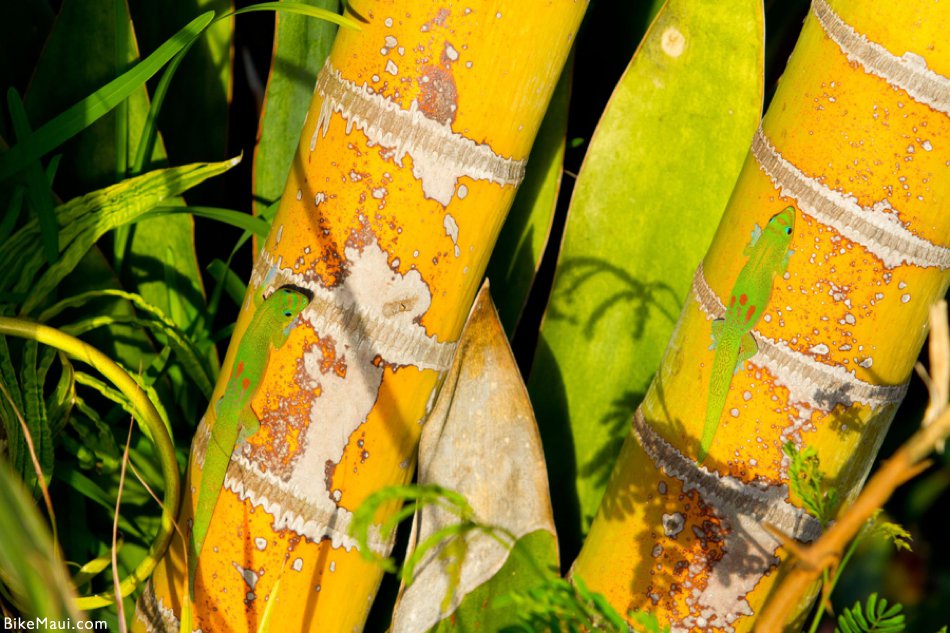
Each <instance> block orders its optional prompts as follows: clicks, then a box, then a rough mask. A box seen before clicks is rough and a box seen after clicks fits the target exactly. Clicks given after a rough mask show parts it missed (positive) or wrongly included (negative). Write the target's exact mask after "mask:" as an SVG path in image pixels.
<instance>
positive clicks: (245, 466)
mask: <svg viewBox="0 0 950 633" xmlns="http://www.w3.org/2000/svg"><path fill="white" fill-rule="evenodd" d="M321 481H322V480H321ZM224 487H225V488H226V489H228V490H230V491H231V492H233V493H235V494H236V495H238V497H240V499H241V501H245V502H250V504H251V505H252V506H254V507H260V508H262V509H263V510H264V511H265V512H267V513H268V514H270V515H272V516H273V517H274V524H273V529H274V531H275V532H278V531H280V530H291V531H293V532H294V533H295V534H298V535H300V536H305V537H307V538H309V539H312V540H314V541H317V542H319V541H321V540H323V539H330V545H331V546H332V547H333V548H334V549H339V548H341V547H342V548H344V549H345V550H346V551H351V550H352V549H354V548H356V549H359V544H358V541H357V539H356V538H354V537H353V536H351V535H350V525H351V524H352V522H353V513H352V512H350V511H349V510H347V509H346V508H342V507H339V506H337V505H336V504H335V503H333V502H332V501H329V502H322V503H320V502H319V501H317V499H319V497H317V498H315V497H314V495H313V494H312V492H311V490H316V491H321V490H322V491H324V492H325V488H324V487H323V486H322V485H320V483H319V482H318V483H315V484H314V485H313V486H311V490H305V489H303V490H302V489H301V488H300V487H299V486H298V485H295V484H293V483H291V482H286V481H283V480H281V479H280V478H279V477H277V476H275V475H274V474H273V473H271V472H263V471H261V470H260V469H259V468H258V467H257V466H256V465H255V464H254V463H252V462H251V461H250V460H249V459H247V458H246V457H244V456H243V455H234V456H233V457H232V458H231V463H230V465H229V466H228V474H227V477H226V478H225V480H224ZM317 494H319V492H318V493H317ZM315 501H316V502H315ZM367 542H368V544H369V546H370V549H371V550H372V551H374V552H375V553H377V554H379V555H380V556H388V555H389V552H390V550H391V549H392V539H383V538H382V537H381V536H380V533H379V528H378V527H377V526H376V525H371V526H370V530H369V538H368V539H367Z"/></svg>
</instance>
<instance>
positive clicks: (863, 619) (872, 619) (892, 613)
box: [835, 593, 904, 633]
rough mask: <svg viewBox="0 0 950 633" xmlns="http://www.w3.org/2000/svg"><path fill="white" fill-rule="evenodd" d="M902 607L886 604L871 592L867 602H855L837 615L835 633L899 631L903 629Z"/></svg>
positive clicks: (890, 632) (896, 632) (884, 632)
mask: <svg viewBox="0 0 950 633" xmlns="http://www.w3.org/2000/svg"><path fill="white" fill-rule="evenodd" d="M903 609H904V607H903V606H902V605H901V604H894V605H891V606H890V608H888V606H887V600H885V599H884V598H881V599H880V600H879V599H878V597H877V594H876V593H872V594H871V595H870V596H869V597H868V599H867V602H865V603H864V604H861V603H860V602H855V603H854V606H853V607H851V608H846V609H845V610H844V612H843V613H842V614H841V615H839V616H838V626H837V627H836V628H835V633H899V632H900V631H903V630H904V614H903V613H901V611H903Z"/></svg>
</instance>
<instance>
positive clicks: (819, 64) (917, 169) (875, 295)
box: [573, 0, 950, 631]
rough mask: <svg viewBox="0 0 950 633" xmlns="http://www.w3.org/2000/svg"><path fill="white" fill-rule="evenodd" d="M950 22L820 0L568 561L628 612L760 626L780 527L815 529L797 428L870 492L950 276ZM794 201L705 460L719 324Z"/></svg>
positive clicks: (844, 475) (914, 11)
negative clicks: (806, 502)
mask: <svg viewBox="0 0 950 633" xmlns="http://www.w3.org/2000/svg"><path fill="white" fill-rule="evenodd" d="M948 20H950V5H947V4H946V3H933V2H929V1H928V2H925V1H919V2H907V3H902V4H901V5H900V6H899V7H897V6H890V5H887V6H885V4H883V3H875V2H872V1H871V0H835V1H834V2H830V3H829V2H827V0H815V1H814V3H813V5H812V10H811V12H810V14H809V16H808V18H807V20H806V22H805V25H804V29H803V31H802V34H801V37H800V39H799V42H798V45H797V47H796V49H795V52H794V54H793V55H792V58H791V60H790V61H789V64H788V67H787V70H786V73H785V75H784V76H783V77H782V80H781V82H780V84H779V87H778V90H777V92H776V94H775V97H774V99H773V101H772V103H771V106H770V108H769V112H768V114H767V115H766V117H765V120H764V121H763V123H762V126H761V128H760V130H759V132H758V133H757V134H756V135H755V138H754V140H753V145H752V149H751V152H750V154H749V157H748V159H747V161H746V164H745V166H744V169H743V171H742V174H741V176H740V179H739V182H738V184H737V186H736V189H735V191H734V193H733V197H732V200H731V201H730V204H729V207H728V209H727V210H726V213H725V217H724V219H723V221H722V223H721V224H720V226H719V229H718V232H717V234H716V237H715V240H714V243H713V245H712V246H711V247H710V250H709V252H708V253H707V256H706V258H705V261H704V263H703V265H702V266H701V267H700V268H699V270H697V272H696V275H695V279H694V284H693V287H692V291H691V292H690V294H689V296H688V297H687V300H686V304H685V306H684V309H683V312H682V314H681V316H680V322H679V325H678V327H677V329H676V331H675V333H674V336H673V339H672V341H671V342H670V345H669V348H668V350H667V353H666V357H665V358H664V361H663V364H662V366H661V368H660V370H659V372H658V373H657V375H656V377H655V378H654V381H653V384H652V385H651V387H650V390H649V392H648V394H647V395H646V398H645V400H644V402H643V404H642V405H641V407H640V409H639V410H638V411H637V413H636V415H635V418H634V421H633V425H632V432H631V434H630V437H628V439H627V441H626V444H625V446H624V448H623V451H622V453H621V455H620V457H619V461H618V465H617V467H616V468H615V470H614V473H613V477H612V480H611V483H610V486H609V488H608V491H607V493H606V496H605V499H604V501H603V503H602V505H601V508H600V510H599V513H598V516H597V518H596V520H595V522H594V524H593V526H592V528H591V532H590V534H589V536H588V538H587V541H586V543H585V545H584V548H583V550H582V551H581V554H580V556H579V557H578V559H577V561H576V562H575V564H574V567H573V573H574V575H576V576H579V577H581V578H583V579H584V580H585V581H586V582H587V584H588V585H589V586H590V588H591V589H593V590H596V591H600V592H603V593H604V594H605V595H606V596H607V598H608V599H609V601H610V602H611V603H612V604H613V605H614V606H615V607H617V608H618V609H619V610H621V611H627V610H628V609H639V610H646V611H651V612H654V613H656V614H657V615H659V616H660V618H661V620H665V621H667V622H669V623H670V624H672V625H674V626H675V627H677V628H678V629H680V630H703V631H746V630H749V629H750V627H751V626H752V625H753V623H754V622H755V616H756V614H757V613H758V612H759V611H760V609H761V607H762V604H763V602H764V600H765V597H766V596H767V595H768V593H769V591H770V589H771V588H772V586H773V584H774V583H775V582H776V579H777V578H779V577H781V575H782V574H783V573H784V572H783V571H782V570H781V569H780V568H779V561H780V559H783V558H785V556H786V553H785V552H784V550H783V549H781V548H780V547H779V542H778V540H777V539H776V538H775V536H774V535H772V534H771V533H769V531H768V530H767V529H766V528H765V524H766V523H769V524H772V525H774V526H776V527H777V528H779V529H780V530H781V531H782V532H784V533H785V534H788V535H790V536H792V537H794V538H796V539H799V540H803V541H810V540H813V539H814V538H816V537H817V536H818V534H819V533H820V526H819V525H818V523H817V521H816V520H815V519H814V518H813V517H811V516H809V515H807V514H806V513H805V512H804V511H803V510H801V509H800V507H799V506H800V502H799V500H798V499H796V498H794V495H792V494H791V493H790V492H789V489H788V485H787V484H788V481H787V477H788V471H787V466H788V464H787V460H786V459H784V457H783V453H782V445H783V444H784V443H785V442H786V441H789V440H790V441H793V442H795V443H796V444H798V445H800V446H801V445H807V446H813V447H815V449H816V450H817V452H818V455H819V458H820V460H821V465H822V468H823V470H824V472H825V473H826V474H827V477H828V480H829V481H830V482H831V483H832V485H833V486H835V487H836V488H837V489H838V490H839V492H840V494H841V498H842V500H843V501H849V500H851V499H853V498H854V496H855V495H856V494H857V493H858V492H859V490H860V489H861V486H862V484H863V482H864V480H865V478H866V476H867V473H868V469H869V468H870V466H871V463H872V461H873V459H874V456H875V454H876V453H877V450H878V448H879V446H880V443H881V440H882V438H883V436H884V433H885V432H886V431H887V428H888V426H889V424H890V422H891V419H892V417H893V414H894V411H895V410H896V407H897V403H898V402H899V401H900V399H901V398H902V397H903V395H904V393H905V390H906V384H907V380H908V379H909V376H910V373H911V368H912V367H913V364H914V361H915V359H916V357H917V352H918V350H919V349H920V347H921V345H922V343H923V340H924V336H925V334H926V323H927V313H928V309H929V307H930V305H931V304H932V303H933V301H934V300H935V299H937V298H939V297H941V296H942V295H943V293H944V291H945V290H946V287H947V282H948V275H947V269H948V266H950V249H948V248H947V244H948V242H950V214H948V213H947V210H948V203H950V178H947V176H948V171H950V170H948V166H950V117H948V113H950V80H948V79H947V77H948V76H950V47H948V41H947V39H946V37H944V34H943V33H942V30H943V29H944V28H945V25H946V24H948V23H950V22H948ZM789 204H791V205H794V206H795V207H796V209H797V221H796V225H795V232H794V236H793V240H792V245H791V247H792V248H793V249H794V250H795V254H794V255H793V256H792V258H791V261H790V265H789V269H788V272H787V274H785V275H784V276H783V277H779V278H777V279H776V280H775V283H774V284H773V294H772V298H771V300H770V302H769V305H768V307H767V309H766V311H765V314H764V316H763V318H762V320H761V321H760V322H759V324H758V326H756V331H755V335H756V338H757V340H758V344H759V352H758V354H757V355H756V356H755V357H753V358H752V359H751V361H750V362H749V363H747V364H746V365H745V367H743V368H742V369H740V370H739V371H738V372H737V373H736V375H735V376H734V377H733V378H732V383H731V387H730V392H729V397H728V401H727V403H726V406H725V411H724V412H723V416H722V420H721V423H720V427H719V431H718V433H717V436H716V441H715V443H714V444H713V447H712V450H711V452H710V455H709V457H708V458H707V459H706V461H705V462H704V464H703V466H704V467H702V468H700V467H698V466H697V465H696V462H695V459H696V456H697V453H698V448H699V442H698V438H699V437H700V435H701V431H702V426H703V423H704V418H705V407H706V400H707V396H706V394H707V392H708V385H709V380H710V368H711V365H712V359H713V354H714V352H712V351H709V350H708V349H707V348H708V346H709V343H710V331H711V324H710V322H711V319H712V318H715V317H721V316H722V315H723V312H724V308H723V305H724V303H725V302H727V301H728V300H729V293H730V291H731V289H732V286H733V284H734V282H735V279H736V276H737V275H738V273H739V270H740V268H741V267H742V266H743V265H744V264H745V261H746V258H745V257H744V256H743V255H742V251H743V247H744V246H745V244H746V243H747V242H748V241H749V232H750V230H751V229H752V227H753V224H754V223H759V224H760V225H762V224H763V223H764V222H765V221H767V220H768V218H769V217H770V216H771V215H773V214H774V213H776V212H778V211H779V210H781V209H782V208H784V207H785V206H787V205H789ZM806 605H807V602H803V603H802V604H801V605H798V608H797V609H794V610H793V612H795V613H800V612H801V609H803V608H804V607H805V606H806Z"/></svg>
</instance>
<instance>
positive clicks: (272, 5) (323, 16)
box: [218, 2, 362, 31]
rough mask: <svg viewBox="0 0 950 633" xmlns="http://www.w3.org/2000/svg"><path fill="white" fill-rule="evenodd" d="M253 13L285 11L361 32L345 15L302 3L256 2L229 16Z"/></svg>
mask: <svg viewBox="0 0 950 633" xmlns="http://www.w3.org/2000/svg"><path fill="white" fill-rule="evenodd" d="M254 11H287V12H289V13H297V14H300V15H306V16H309V17H311V18H318V19H320V20H326V21H327V22H332V23H333V24H338V25H340V26H345V27H346V28H348V29H356V30H357V31H360V30H362V29H361V28H360V25H359V22H357V21H356V20H354V19H352V18H348V17H346V16H345V15H340V14H339V13H334V12H333V11H327V10H326V9H321V8H319V7H312V6H310V5H309V4H304V3H302V2H258V3H257V4H252V5H250V6H248V7H244V8H243V9H238V10H237V11H235V12H234V13H233V14H230V15H242V14H244V13H252V12H254ZM225 17H229V16H227V15H225V16H221V18H218V19H222V18H225Z"/></svg>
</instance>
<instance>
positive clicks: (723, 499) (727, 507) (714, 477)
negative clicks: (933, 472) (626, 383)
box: [633, 409, 821, 631]
mask: <svg viewBox="0 0 950 633" xmlns="http://www.w3.org/2000/svg"><path fill="white" fill-rule="evenodd" d="M633 433H634V435H635V436H636V438H637V441H638V442H639V443H640V446H641V447H643V450H644V452H646V454H647V455H648V456H649V457H650V459H651V461H652V462H653V464H654V465H655V466H656V467H657V468H658V469H662V470H663V471H664V472H665V473H666V474H667V475H668V476H670V477H673V478H675V479H678V480H679V481H682V482H683V492H685V493H688V492H691V491H693V490H695V491H696V492H698V493H699V495H700V496H701V497H702V498H703V501H704V502H706V503H708V504H710V505H711V506H712V508H713V509H714V510H715V512H716V514H717V516H719V518H720V519H721V520H722V521H723V527H724V532H725V537H724V542H723V551H724V554H723V556H722V558H721V559H719V560H718V561H716V562H714V563H712V570H711V571H710V572H709V574H708V579H707V581H706V587H705V589H704V590H703V591H702V592H701V593H700V594H699V595H698V596H693V597H692V598H691V599H690V603H691V604H690V607H691V608H690V614H689V615H688V616H686V617H685V618H683V619H682V620H681V621H680V622H678V623H677V626H676V627H674V629H673V630H674V631H689V630H693V629H694V628H695V627H697V626H699V619H700V618H701V619H704V620H706V621H707V622H715V623H716V626H717V627H721V628H722V629H723V630H725V631H732V630H734V629H733V626H732V625H733V624H734V623H735V621H736V620H738V619H739V618H740V617H742V616H750V615H752V614H753V612H752V607H751V606H750V605H749V603H748V601H747V600H746V594H748V593H749V592H750V591H752V590H753V589H754V588H755V586H756V585H757V584H758V583H759V581H761V579H762V577H763V576H764V575H765V574H766V573H768V572H769V571H770V570H771V569H773V568H775V567H777V566H778V564H779V559H778V558H777V556H776V551H777V550H778V548H779V545H780V543H779V541H778V540H776V538H775V537H774V536H772V534H770V533H769V532H768V531H766V529H765V527H764V526H765V525H766V524H768V525H772V526H774V527H775V528H777V529H778V530H779V531H781V532H782V533H784V534H787V535H789V536H791V537H792V538H795V539H798V540H800V541H806V542H807V541H813V540H815V539H816V538H818V536H819V535H820V534H821V525H820V524H819V522H818V520H817V519H815V518H814V517H812V516H810V515H809V514H808V513H806V512H805V511H804V510H802V509H801V508H797V507H795V506H794V505H792V504H791V503H789V502H788V501H787V500H786V499H787V498H788V487H787V486H785V485H772V486H766V485H759V484H754V483H746V482H743V481H740V480H739V479H736V478H734V477H729V476H723V475H720V474H718V473H714V472H710V471H709V470H707V469H706V468H703V467H701V466H698V465H697V464H696V463H695V462H694V461H693V460H691V459H689V458H688V457H686V456H685V455H683V453H681V452H680V451H678V450H676V448H674V447H673V445H672V444H670V443H669V442H667V441H666V440H665V439H663V438H662V437H661V436H660V435H659V434H658V433H657V432H656V431H655V430H654V429H653V427H652V426H651V425H650V424H649V423H648V422H647V421H646V420H645V419H644V417H643V413H642V412H641V411H640V409H637V412H636V413H635V414H634V417H633Z"/></svg>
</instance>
